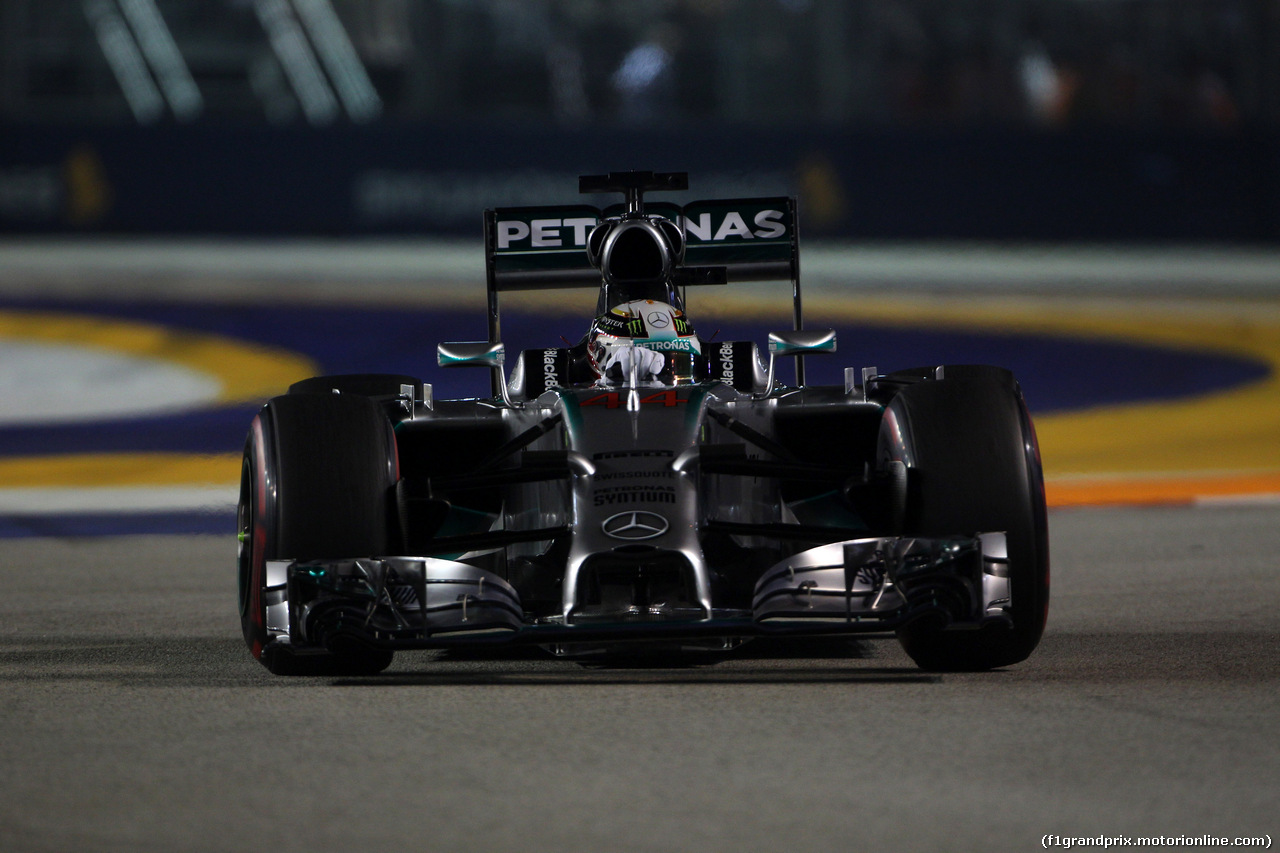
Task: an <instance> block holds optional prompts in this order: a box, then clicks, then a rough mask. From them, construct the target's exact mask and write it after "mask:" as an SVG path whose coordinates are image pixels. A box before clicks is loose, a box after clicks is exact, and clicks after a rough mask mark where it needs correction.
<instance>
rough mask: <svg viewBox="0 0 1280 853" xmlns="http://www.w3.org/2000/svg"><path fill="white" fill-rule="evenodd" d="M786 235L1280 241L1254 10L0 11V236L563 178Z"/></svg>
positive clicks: (464, 228)
mask: <svg viewBox="0 0 1280 853" xmlns="http://www.w3.org/2000/svg"><path fill="white" fill-rule="evenodd" d="M629 168H645V169H659V170H669V169H678V170H688V171H689V172H690V173H691V178H692V185H693V189H692V190H691V192H690V194H689V195H690V196H691V197H699V196H700V197H714V196H732V195H761V194H774V193H792V194H797V195H799V196H800V200H801V216H802V227H803V229H804V232H805V234H806V235H807V236H815V235H817V236H827V237H833V238H842V239H872V240H894V239H944V240H945V239H987V240H993V239H998V240H1068V241H1069V240H1087V241H1135V240H1136V241H1183V242H1185V241H1206V242H1225V243H1275V242H1277V241H1278V240H1280V2H1277V0H848V2H840V0H650V2H636V0H558V2H549V1H548V0H0V231H4V232H11V233H39V232H62V233H93V234H98V233H101V234H147V233H165V234H241V235H263V236H276V235H362V234H423V235H434V234H445V235H462V234H465V235H478V234H479V228H480V225H479V222H480V211H481V210H482V209H483V208H484V207H486V206H494V205H508V204H533V203H560V202H572V201H574V200H575V193H574V191H575V187H576V181H575V178H576V176H577V175H578V174H580V173H583V172H591V171H605V170H611V169H612V170H617V169H629Z"/></svg>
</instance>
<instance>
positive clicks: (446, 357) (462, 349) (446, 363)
mask: <svg viewBox="0 0 1280 853" xmlns="http://www.w3.org/2000/svg"><path fill="white" fill-rule="evenodd" d="M506 360H507V351H506V348H505V347H503V345H502V344H500V343H491V342H489V341H457V342H454V343H445V344H439V345H437V346H436V363H437V364H438V365H440V366H441V367H487V368H489V369H490V370H491V371H493V378H494V385H495V386H496V388H497V391H498V393H499V394H501V395H502V402H504V403H506V404H507V405H508V406H509V407H511V408H517V407H516V405H515V403H513V402H511V392H510V391H508V390H507V374H506V373H505V372H504V371H503V369H502V365H503V364H505V363H506Z"/></svg>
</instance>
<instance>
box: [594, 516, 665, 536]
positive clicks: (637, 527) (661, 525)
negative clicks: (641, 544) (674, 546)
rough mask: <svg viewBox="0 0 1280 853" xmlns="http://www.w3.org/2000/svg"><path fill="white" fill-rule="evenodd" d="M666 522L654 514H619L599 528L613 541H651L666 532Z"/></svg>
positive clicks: (611, 517)
mask: <svg viewBox="0 0 1280 853" xmlns="http://www.w3.org/2000/svg"><path fill="white" fill-rule="evenodd" d="M668 526H669V525H668V524H667V520H666V519H665V518H663V517H662V516H660V515H658V514H657V513H656V512H620V513H618V514H617V515H611V516H609V517H608V518H606V519H605V520H604V523H603V524H601V525H600V528H601V529H602V530H603V531H604V532H605V533H606V534H607V535H609V536H612V537H613V538H614V539H653V538H654V537H655V536H661V535H662V534H664V533H666V532H667V527H668Z"/></svg>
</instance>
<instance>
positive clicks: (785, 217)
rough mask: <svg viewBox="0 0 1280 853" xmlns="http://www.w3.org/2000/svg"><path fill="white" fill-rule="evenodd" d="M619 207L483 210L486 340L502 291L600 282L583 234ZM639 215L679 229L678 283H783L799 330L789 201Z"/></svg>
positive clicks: (496, 333)
mask: <svg viewBox="0 0 1280 853" xmlns="http://www.w3.org/2000/svg"><path fill="white" fill-rule="evenodd" d="M625 211H626V207H625V206H622V205H615V206H613V207H610V208H606V209H604V210H601V209H600V208H597V207H592V206H590V205H584V204H576V205H555V206H548V207H507V208H498V209H495V210H486V211H485V213H484V243H485V272H486V275H487V280H488V291H489V294H488V295H489V341H490V342H491V343H497V342H498V340H499V339H500V337H501V335H500V332H501V327H500V316H499V309H498V294H499V293H500V292H502V291H508V290H544V289H559V288H567V287H599V286H600V284H601V275H600V271H599V270H597V269H596V268H595V267H593V266H592V265H591V262H590V261H589V260H588V259H587V236H588V235H589V234H590V233H591V229H592V228H594V227H595V226H596V224H597V223H598V222H599V221H600V220H601V219H602V218H606V217H610V216H618V215H621V214H622V213H624V212H625ZM644 212H645V213H646V214H654V215H657V216H662V217H665V218H667V219H669V220H671V221H672V222H675V223H676V224H677V225H679V226H680V227H681V229H682V230H683V231H684V234H685V257H684V263H683V264H682V265H681V268H680V269H679V270H678V271H677V275H678V276H679V278H678V283H679V284H682V285H688V284H732V283H734V282H739V281H788V280H789V281H790V282H791V288H792V299H793V303H794V310H795V328H797V329H799V328H801V327H802V325H803V323H802V315H801V306H800V252H799V244H798V234H797V222H796V201H795V199H794V198H786V197H781V196H780V197H775V198H744V199H729V200H716V201H695V202H691V203H689V204H686V205H684V206H681V205H678V204H672V203H669V202H649V203H646V204H645V205H644Z"/></svg>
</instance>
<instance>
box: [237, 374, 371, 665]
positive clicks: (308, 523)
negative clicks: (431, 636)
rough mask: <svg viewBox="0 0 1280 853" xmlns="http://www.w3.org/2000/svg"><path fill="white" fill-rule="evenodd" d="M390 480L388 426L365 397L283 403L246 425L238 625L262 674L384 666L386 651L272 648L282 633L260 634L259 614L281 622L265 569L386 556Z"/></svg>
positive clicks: (279, 592) (296, 397) (295, 398)
mask: <svg viewBox="0 0 1280 853" xmlns="http://www.w3.org/2000/svg"><path fill="white" fill-rule="evenodd" d="M396 478H397V471H396V451H395V435H394V433H393V432H392V430H391V422H390V421H389V420H388V419H387V417H386V415H385V414H384V413H383V411H382V409H381V407H380V406H379V405H378V404H377V403H376V402H374V401H373V400H371V399H370V398H368V397H362V396H355V395H343V394H327V395H320V394H291V395H288V396H284V397H276V398H274V399H272V400H270V401H269V402H268V403H267V404H266V406H264V407H263V408H262V410H261V411H260V412H259V413H258V415H257V416H256V417H255V418H254V420H253V424H252V426H251V427H250V430H249V437H248V439H247V441H246V442H245V452H244V461H243V464H242V466H241V483H240V507H239V532H240V554H239V560H238V574H239V585H240V617H241V624H242V627H243V630H244V638H245V642H246V644H248V646H249V649H250V651H251V652H252V654H253V656H254V657H255V658H257V659H258V660H259V661H260V662H261V663H262V664H263V665H264V666H265V667H267V669H269V670H270V671H271V672H273V673H275V674H277V675H367V674H373V673H377V672H381V671H382V670H384V669H386V668H387V666H389V665H390V663H391V659H392V653H391V652H389V651H385V650H380V649H368V650H365V649H361V650H350V651H343V652H341V653H333V652H328V653H321V654H306V655H300V654H295V653H294V652H293V650H292V649H291V648H290V647H289V645H288V644H287V643H282V642H279V641H278V639H277V638H276V637H277V636H278V635H279V634H280V633H281V631H282V629H283V626H281V625H279V624H275V625H272V626H271V627H270V628H269V627H268V622H269V617H268V607H269V606H271V605H276V612H275V619H274V621H275V622H277V623H278V622H280V621H282V620H281V618H280V613H281V612H282V609H281V608H280V607H279V603H280V602H282V601H284V596H285V594H286V593H285V590H284V589H283V587H282V585H280V584H277V585H276V586H271V585H269V583H268V578H267V571H266V563H267V561H268V560H278V559H290V560H308V559H324V558H335V559H337V558H344V557H368V556H376V555H385V554H387V553H388V552H389V551H390V550H392V549H391V548H390V547H389V546H390V543H391V542H393V541H395V539H393V533H394V527H393V524H394V518H395V514H394V512H393V511H392V507H393V495H392V493H393V488H394V486H395V482H396ZM275 580H279V579H275ZM284 610H285V611H286V612H287V608H285V609H284Z"/></svg>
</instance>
